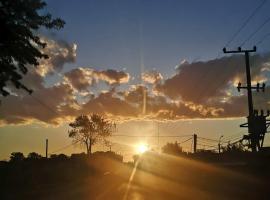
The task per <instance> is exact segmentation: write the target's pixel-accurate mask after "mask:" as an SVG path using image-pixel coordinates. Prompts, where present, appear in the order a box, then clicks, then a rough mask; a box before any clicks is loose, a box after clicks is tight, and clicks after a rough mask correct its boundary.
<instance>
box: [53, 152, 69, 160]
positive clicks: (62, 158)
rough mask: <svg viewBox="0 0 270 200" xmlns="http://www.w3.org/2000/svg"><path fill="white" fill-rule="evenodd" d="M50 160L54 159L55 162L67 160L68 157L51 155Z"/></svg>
mask: <svg viewBox="0 0 270 200" xmlns="http://www.w3.org/2000/svg"><path fill="white" fill-rule="evenodd" d="M50 158H51V159H55V160H67V159H68V156H67V155H65V154H63V153H61V154H52V155H51V156H50Z"/></svg>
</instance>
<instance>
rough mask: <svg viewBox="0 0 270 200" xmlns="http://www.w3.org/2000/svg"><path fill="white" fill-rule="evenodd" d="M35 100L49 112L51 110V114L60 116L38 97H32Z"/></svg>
mask: <svg viewBox="0 0 270 200" xmlns="http://www.w3.org/2000/svg"><path fill="white" fill-rule="evenodd" d="M30 96H31V97H32V98H33V99H35V100H36V101H37V102H38V103H39V104H40V105H42V106H44V107H46V108H47V109H48V110H50V111H51V112H53V113H54V114H56V115H58V114H59V113H57V112H56V111H55V110H54V109H52V108H51V107H50V106H48V105H47V104H45V103H44V102H43V101H41V100H40V99H38V98H37V97H35V96H33V95H30Z"/></svg>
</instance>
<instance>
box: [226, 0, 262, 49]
mask: <svg viewBox="0 0 270 200" xmlns="http://www.w3.org/2000/svg"><path fill="white" fill-rule="evenodd" d="M266 2H267V0H264V1H262V2H261V3H260V4H259V5H258V6H257V7H256V8H255V9H254V10H253V12H252V13H251V15H250V16H249V17H248V18H247V19H246V20H245V21H244V23H243V24H242V26H240V28H239V29H238V30H237V31H236V32H235V33H234V34H233V36H232V37H231V38H230V39H229V41H228V42H227V43H226V44H225V47H227V46H228V45H229V44H230V43H231V42H232V41H233V40H234V39H235V37H236V36H237V35H238V34H239V33H240V32H241V31H242V30H243V28H245V26H246V25H247V24H248V22H249V21H250V20H251V19H252V18H253V17H254V16H255V15H256V13H257V12H258V11H259V10H260V9H261V7H262V6H263V5H264V4H265V3H266ZM241 46H242V45H241Z"/></svg>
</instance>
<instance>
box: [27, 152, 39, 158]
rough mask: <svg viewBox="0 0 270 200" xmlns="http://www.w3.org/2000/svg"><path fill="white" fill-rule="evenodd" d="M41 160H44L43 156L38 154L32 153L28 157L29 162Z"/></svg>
mask: <svg viewBox="0 0 270 200" xmlns="http://www.w3.org/2000/svg"><path fill="white" fill-rule="evenodd" d="M41 158H42V156H41V155H40V154H38V153H36V152H31V153H29V154H28V156H27V159H29V160H39V159H41Z"/></svg>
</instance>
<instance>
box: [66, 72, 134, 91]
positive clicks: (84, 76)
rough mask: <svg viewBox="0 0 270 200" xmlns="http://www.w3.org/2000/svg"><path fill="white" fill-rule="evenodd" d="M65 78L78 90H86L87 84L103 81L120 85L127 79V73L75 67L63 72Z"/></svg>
mask: <svg viewBox="0 0 270 200" xmlns="http://www.w3.org/2000/svg"><path fill="white" fill-rule="evenodd" d="M64 76H65V78H66V79H67V81H68V82H70V83H71V85H72V86H73V87H74V88H75V89H77V90H79V91H82V90H86V89H87V88H88V87H89V86H91V85H93V84H95V83H97V82H99V81H104V82H105V83H107V84H108V85H113V86H116V85H120V84H122V83H127V82H128V81H129V78H130V76H129V74H128V73H126V72H124V71H117V70H114V69H108V70H104V71H99V70H96V69H93V68H81V67H79V68H76V69H72V70H71V71H68V72H66V73H65V75H64Z"/></svg>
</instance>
